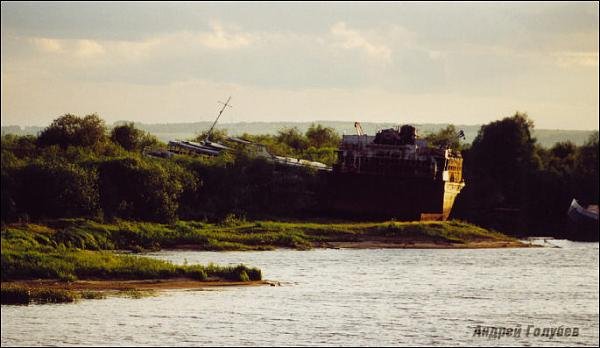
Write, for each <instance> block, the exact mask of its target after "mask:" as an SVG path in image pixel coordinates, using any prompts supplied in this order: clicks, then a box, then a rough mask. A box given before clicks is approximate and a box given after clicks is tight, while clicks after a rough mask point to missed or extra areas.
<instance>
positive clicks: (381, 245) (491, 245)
mask: <svg viewBox="0 0 600 348" xmlns="http://www.w3.org/2000/svg"><path fill="white" fill-rule="evenodd" d="M315 247H320V248H347V249H495V248H531V247H540V246H539V245H533V244H528V243H523V242H520V241H482V242H468V243H434V242H398V241H381V240H365V241H356V242H328V243H323V244H321V245H315Z"/></svg>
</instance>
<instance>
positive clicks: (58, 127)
mask: <svg viewBox="0 0 600 348" xmlns="http://www.w3.org/2000/svg"><path fill="white" fill-rule="evenodd" d="M105 138H106V125H105V123H104V121H103V120H102V119H101V118H100V117H98V115H96V114H92V115H87V116H85V117H83V118H81V117H78V116H75V115H71V114H67V115H64V116H61V117H59V118H57V119H56V120H54V121H53V122H52V123H51V124H50V126H48V128H46V129H44V130H43V131H42V132H41V133H40V135H39V137H38V144H39V145H40V146H50V145H59V146H60V147H62V148H66V147H67V146H69V145H71V146H88V147H90V146H95V145H97V144H98V143H100V142H102V141H104V140H105Z"/></svg>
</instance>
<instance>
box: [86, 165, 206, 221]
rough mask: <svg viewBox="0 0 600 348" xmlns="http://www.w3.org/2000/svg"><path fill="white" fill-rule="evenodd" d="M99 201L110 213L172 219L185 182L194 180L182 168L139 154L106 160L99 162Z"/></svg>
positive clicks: (107, 214) (190, 183) (120, 215)
mask: <svg viewBox="0 0 600 348" xmlns="http://www.w3.org/2000/svg"><path fill="white" fill-rule="evenodd" d="M98 172H99V188H100V205H101V207H102V210H103V212H104V214H105V216H107V217H123V218H134V219H136V218H137V219H142V220H146V221H173V220H175V219H176V217H177V209H178V201H179V196H180V195H181V193H182V192H183V190H184V184H187V185H188V187H189V186H191V187H189V188H190V189H193V188H194V185H195V180H194V178H190V177H189V175H187V174H186V173H185V172H184V171H183V170H181V168H178V167H177V166H174V165H172V164H167V163H160V162H158V161H148V160H142V159H140V158H136V157H129V158H117V159H111V160H106V161H103V162H101V163H100V164H99V166H98Z"/></svg>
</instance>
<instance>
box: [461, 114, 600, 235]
mask: <svg viewBox="0 0 600 348" xmlns="http://www.w3.org/2000/svg"><path fill="white" fill-rule="evenodd" d="M532 130H533V122H531V120H529V119H528V117H527V115H525V114H520V113H517V114H515V115H514V116H513V117H509V118H505V119H503V120H501V121H496V122H492V123H490V124H488V125H484V126H482V127H481V130H480V132H479V134H478V135H477V137H476V138H475V140H474V141H473V144H472V146H471V147H470V148H469V149H467V150H464V151H463V157H464V159H465V162H464V174H465V177H466V182H467V186H466V187H465V189H464V190H463V191H462V192H461V194H460V195H459V197H458V199H457V201H456V205H455V211H454V216H455V217H458V218H462V219H465V220H468V221H471V222H474V223H476V224H478V225H482V226H487V227H491V228H494V229H498V230H501V231H505V232H507V233H511V234H517V235H535V234H543V235H554V236H557V237H563V238H564V237H567V238H571V239H572V238H575V239H576V238H578V237H577V236H576V235H569V234H567V231H566V223H567V221H566V219H567V215H566V211H567V209H568V207H569V204H570V202H571V200H572V199H573V198H576V199H578V201H580V202H581V203H582V204H591V203H597V202H598V141H597V139H598V135H597V134H598V133H597V132H596V133H594V134H595V135H594V134H592V136H591V138H590V140H589V141H588V143H586V144H585V145H583V146H579V147H578V146H576V145H574V144H573V143H571V142H558V143H556V144H555V145H554V146H552V147H551V148H549V149H546V148H543V147H541V146H539V145H538V144H537V143H536V140H535V139H534V138H533V137H532V136H531V134H532ZM594 136H595V138H594ZM594 139H595V141H594Z"/></svg>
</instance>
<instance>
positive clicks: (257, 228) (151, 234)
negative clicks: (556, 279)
mask: <svg viewBox="0 0 600 348" xmlns="http://www.w3.org/2000/svg"><path fill="white" fill-rule="evenodd" d="M368 242H371V243H376V244H378V245H381V246H385V245H386V244H387V245H390V246H393V247H406V248H410V247H423V246H426V245H429V246H430V247H436V246H437V247H440V248H441V247H463V248H464V247H477V246H478V245H489V246H490V247H492V246H504V245H505V244H506V243H509V244H510V245H511V246H519V245H520V244H519V243H518V241H517V240H515V239H514V238H511V237H508V236H506V235H503V234H501V233H497V232H493V231H489V230H486V229H483V228H481V227H478V226H475V225H472V224H468V223H464V222H459V221H447V222H395V221H388V222H363V223H356V222H352V223H348V222H323V221H316V222H313V221H309V222H306V221H303V222H295V221H286V222H281V221H252V222H249V221H243V220H241V221H240V220H237V219H234V218H232V219H226V220H225V221H224V222H222V223H219V224H211V223H204V222H197V221H178V222H176V223H174V224H159V223H146V222H131V221H117V222H115V223H98V222H94V221H90V220H84V219H68V220H56V221H51V222H47V223H45V224H11V225H7V226H6V227H5V228H4V229H3V230H2V243H3V244H2V249H3V251H4V250H5V249H7V250H9V251H10V250H11V249H20V250H21V249H22V250H32V249H33V250H35V249H38V248H40V247H45V248H48V247H49V248H51V251H52V250H58V249H60V248H64V249H67V250H73V251H71V252H70V253H67V254H66V255H67V259H69V260H72V262H71V263H77V264H79V263H81V262H82V261H83V260H85V259H86V258H87V257H90V256H91V255H94V256H93V257H96V258H97V259H96V260H94V262H91V263H85V264H86V265H88V266H86V269H87V267H92V266H91V265H93V264H96V263H108V264H110V265H111V266H113V265H115V264H114V263H113V262H112V261H110V260H109V259H110V257H111V256H110V255H112V254H106V253H97V254H91V253H89V252H85V251H83V250H94V251H98V250H130V251H148V250H159V249H174V248H187V249H196V250H213V251H223V250H269V249H274V248H292V249H310V248H315V247H337V246H340V245H343V246H352V245H351V244H352V243H356V244H357V245H359V246H360V245H364V244H365V243H368ZM61 253H62V252H61ZM61 255H62V254H61ZM55 256H56V255H54V254H52V253H45V255H44V257H50V258H53V257H55ZM61 257H62V258H64V257H63V256H61ZM112 257H115V256H114V255H113V256H112ZM2 260H3V261H2V262H3V270H4V252H3V259H2ZM119 260H121V261H122V262H124V263H126V264H128V265H132V263H133V264H135V265H137V264H138V263H142V262H147V264H144V265H143V268H150V269H151V270H152V272H153V273H160V272H163V271H165V272H176V273H177V272H184V273H185V272H187V271H186V270H184V269H181V268H177V267H175V266H172V265H171V266H165V265H163V264H160V263H159V262H158V261H156V262H154V261H152V262H150V261H140V260H141V259H139V258H135V259H131V257H129V258H128V257H125V256H119ZM132 260H136V261H132ZM116 266H118V264H117V265H116ZM173 267H174V268H173ZM118 269H119V267H117V270H118ZM189 271H192V270H189ZM119 273H120V272H119V271H117V274H119Z"/></svg>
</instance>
